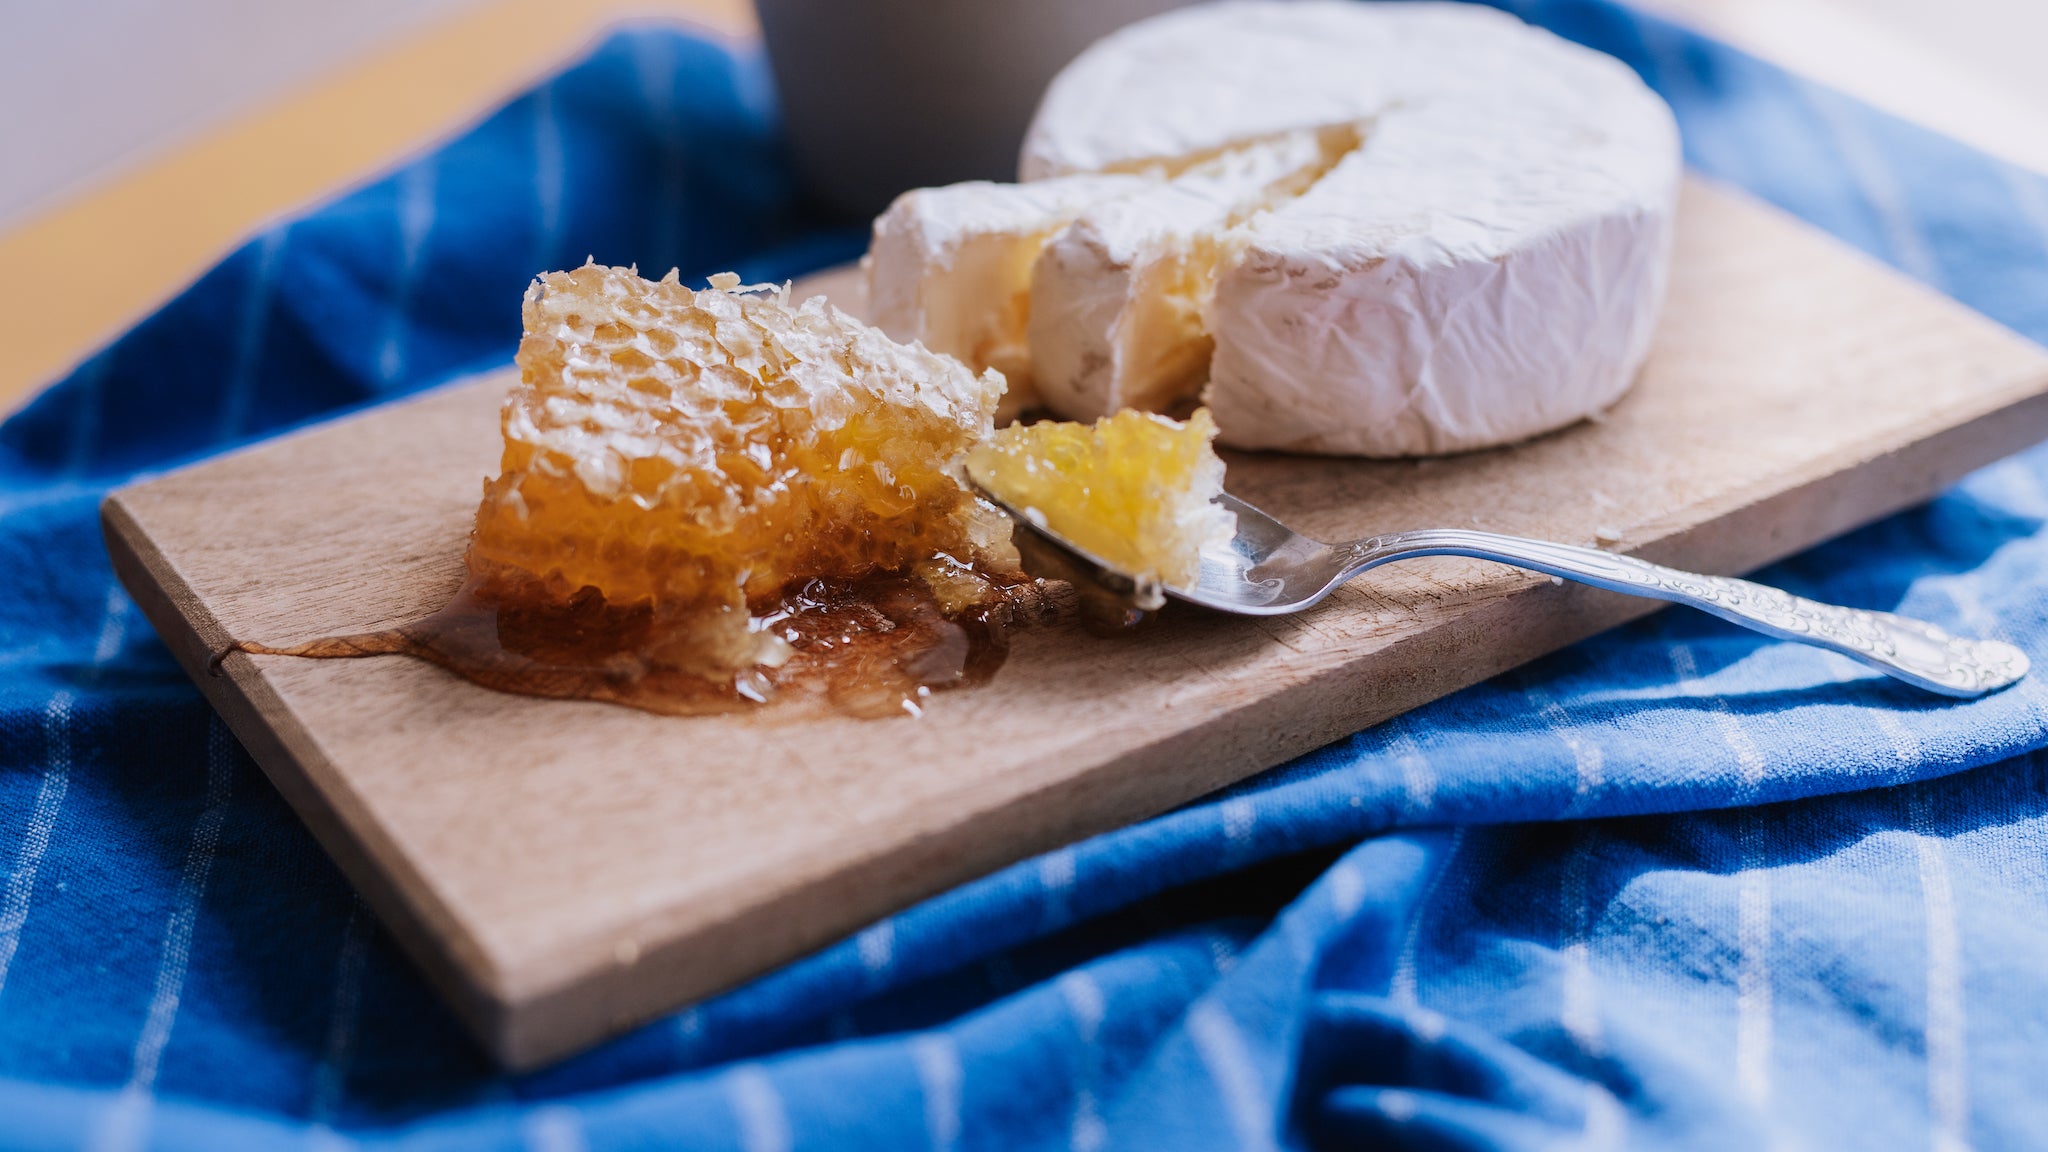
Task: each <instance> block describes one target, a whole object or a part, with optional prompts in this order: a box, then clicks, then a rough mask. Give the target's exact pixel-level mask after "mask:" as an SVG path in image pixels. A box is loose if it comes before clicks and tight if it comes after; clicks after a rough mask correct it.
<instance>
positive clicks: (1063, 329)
mask: <svg viewBox="0 0 2048 1152" xmlns="http://www.w3.org/2000/svg"><path fill="white" fill-rule="evenodd" d="M1358 140H1359V135H1358V131H1357V129H1356V127H1355V126H1352V125H1339V126H1335V127H1333V128H1331V129H1327V130H1324V131H1320V132H1313V131H1311V132H1292V133H1287V134H1285V135H1283V136H1281V137H1279V138H1277V139H1274V140H1270V141H1263V142H1260V143H1259V144H1256V145H1253V146H1249V147H1245V148H1239V149H1235V150H1232V151H1228V152H1225V153H1223V154H1221V155H1219V156H1216V157H1213V158H1211V159H1208V160H1206V161H1203V162H1200V163H1197V164H1195V165H1193V166H1192V167H1190V168H1188V170H1187V171H1185V172H1182V173H1181V174H1179V175H1178V176H1175V177H1173V178H1171V179H1162V180H1161V182H1159V183H1157V184H1155V185H1153V186H1151V187H1150V188H1148V189H1147V190H1145V191H1142V192H1137V193H1133V194H1131V195H1128V196H1123V197H1120V198H1117V199H1115V200H1112V201H1109V202H1106V203H1103V204H1099V205H1097V206H1095V207H1093V208H1091V209H1089V210H1088V211H1086V212H1083V213H1082V214H1081V215H1080V216H1079V217H1078V218H1076V219H1075V220H1074V222H1073V223H1072V224H1070V225H1068V226H1067V227H1066V228H1065V229H1064V230H1062V231H1061V232H1060V233H1059V234H1058V235H1057V236H1055V237H1054V238H1053V239H1052V241H1051V242H1050V243H1048V244H1047V245H1046V247H1045V250H1044V251H1043V252H1041V253H1040V254H1039V257H1038V262H1037V264H1036V266H1035V267H1034V269H1033V271H1032V274H1031V311H1030V325H1029V332H1030V345H1031V362H1032V372H1033V377H1034V379H1035V381H1036V384H1037V388H1038V393H1039V396H1040V397H1041V398H1042V399H1043V400H1044V401H1045V404H1046V406H1047V407H1049V408H1051V409H1052V410H1053V411H1055V412H1057V413H1059V414H1060V415H1062V416H1064V417H1066V418H1068V419H1070V420H1093V419H1097V418H1099V417H1102V416H1106V415H1108V414H1110V413H1112V412H1115V411H1117V410H1118V409H1120V408H1141V409H1145V410H1147V411H1155V412H1156V411H1163V410H1166V409H1168V408H1171V407H1173V406H1174V405H1175V404H1176V403H1178V402H1180V401H1183V400H1192V399H1193V397H1194V395H1195V394H1196V393H1197V392H1199V391H1200V390H1201V387H1202V385H1203V383H1204V382H1205V381H1207V379H1208V376H1209V357H1210V352H1211V350H1212V346H1211V341H1210V339H1209V336H1208V332H1207V329H1206V324H1205V321H1204V318H1203V315H1202V313H1203V309H1204V308H1205V306H1206V305H1207V302H1208V298H1209V296H1210V294H1211V290H1212V288H1213V284H1214V278H1215V272H1216V268H1217V263H1218V260H1219V258H1220V256H1221V255H1222V243H1223V238H1224V236H1225V235H1226V234H1227V233H1228V232H1229V230H1230V229H1231V228H1232V227H1234V226H1235V225H1237V224H1238V223H1239V222H1241V221H1243V220H1245V219H1247V218H1249V217H1250V216H1252V215H1253V214H1255V213H1257V212H1260V211H1263V210H1265V209H1268V208H1271V207H1273V206H1274V205H1275V204H1278V203H1281V202H1283V201H1285V200H1286V199H1288V198H1290V197H1293V196H1297V195H1299V194H1300V193H1301V192H1302V191H1303V190H1304V189H1306V188H1308V187H1309V186H1310V185H1312V184H1313V183H1314V182H1315V181H1316V179H1317V178H1318V177H1320V176H1321V175H1322V174H1323V173H1324V172H1326V171H1328V170H1329V169H1330V167H1331V166H1332V165H1333V164H1334V163H1336V161H1337V159H1338V158H1339V157H1341V156H1343V155H1344V154H1346V153H1348V152H1349V151H1351V150H1352V149H1353V148H1355V147H1357V144H1358ZM1067 179H1070V180H1071V179H1075V177H1068V178H1067ZM1059 182H1060V181H1052V182H1051V183H1059Z"/></svg>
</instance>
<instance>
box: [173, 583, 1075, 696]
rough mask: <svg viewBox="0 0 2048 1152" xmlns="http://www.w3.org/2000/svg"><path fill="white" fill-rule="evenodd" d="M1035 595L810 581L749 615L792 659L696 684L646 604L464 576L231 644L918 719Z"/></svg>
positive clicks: (514, 687) (974, 667)
mask: <svg viewBox="0 0 2048 1152" xmlns="http://www.w3.org/2000/svg"><path fill="white" fill-rule="evenodd" d="M1039 598H1040V596H1039V594H1038V593H1037V592H1036V591H1035V590H1034V589H1033V588H1032V587H1031V585H1030V584H1028V583H1022V584H1018V585H1014V586H1011V587H1007V588H1004V589H1002V590H1001V591H1000V592H999V593H998V594H997V595H996V596H995V597H994V598H993V599H992V600H991V601H990V602H989V603H988V604H985V605H983V606H981V607H978V608H974V609H970V610H968V611H967V612H965V613H961V614H958V615H953V616H948V615H947V614H946V613H945V612H944V611H943V610H942V609H941V608H940V606H939V604H938V602H937V600H936V599H935V598H934V597H933V595H932V593H931V591H930V589H929V588H928V587H927V586H926V585H925V583H924V582H923V581H922V580H918V579H916V578H915V577H907V576H877V577H870V578H868V579H865V580H861V581H858V582H852V583H829V582H826V581H822V580H813V581H811V582H809V583H807V584H805V585H803V586H802V587H801V588H799V589H798V590H797V591H795V592H793V593H791V594H789V595H788V596H787V597H785V598H784V600H783V601H782V603H781V604H779V605H778V606H776V608H775V609H774V610H772V611H771V612H769V613H767V614H766V615H765V616H764V617H763V618H762V626H765V627H769V628H773V629H774V630H775V631H776V632H777V633H779V634H780V635H781V636H782V637H783V638H784V639H785V640H787V641H788V642H789V644H790V647H791V648H792V649H793V650H794V654H793V655H792V656H791V657H790V659H789V660H788V661H787V662H786V663H784V664H783V665H782V666H780V667H778V668H769V667H760V668H753V669H749V670H747V671H745V672H742V673H740V674H739V675H738V676H736V677H720V678H719V679H717V680H713V679H709V678H707V677H705V676H704V675H701V674H699V673H697V672H694V671H691V670H690V669H688V668H687V667H685V666H682V665H680V664H678V663H676V662H674V661H673V659H672V657H671V655H670V654H673V653H677V652H683V653H687V651H688V645H687V639H688V637H687V631H686V630H679V628H678V624H677V622H676V621H673V620H664V619H660V618H658V617H657V615H656V613H655V612H654V611H653V609H652V608H650V607H647V606H644V605H643V606H639V607H633V608H623V609H621V608H614V607H612V606H611V605H608V604H606V603H605V602H604V598H603V597H602V596H601V595H599V594H598V593H597V592H596V590H595V589H589V588H586V589H584V592H583V594H582V595H580V596H577V597H575V598H573V599H571V600H570V601H569V602H568V603H566V604H563V603H534V602H517V601H506V602H496V601H494V600H493V599H491V598H490V597H489V596H488V595H487V594H486V593H484V592H483V591H481V590H480V588H479V586H478V584H477V582H475V581H471V582H470V583H468V584H465V585H464V586H463V587H462V589H461V591H459V592H457V593H456V595H455V598H454V599H453V600H451V601H450V602H449V603H448V605H447V606H446V607H444V608H442V609H441V610H440V611H438V612H435V613H433V614H431V615H429V616H426V617H423V618H421V619H419V620H416V621H413V622H411V623H409V624H402V625H400V626H398V627H396V628H392V629H389V630H386V631H382V632H362V633H357V634H355V635H348V636H331V637H327V638H324V639H319V640H313V641H309V642H307V643H304V644H294V645H289V646H285V647H272V646H269V645H265V644H257V643H252V642H248V641H240V642H237V643H235V644H232V645H230V646H229V647H228V648H227V649H226V650H224V651H223V652H221V654H220V655H219V656H217V657H215V658H214V662H213V663H214V666H215V670H216V671H217V670H218V667H219V664H220V661H221V660H224V659H226V658H227V656H228V655H229V654H231V653H234V652H247V653H251V654H255V655H264V656H304V657H311V658H315V659H344V658H351V657H361V656H385V655H405V656H414V657H417V658H419V659H422V660H426V661H430V662H432V663H434V664H438V665H440V666H441V667H443V668H446V669H448V670H449V671H451V672H454V673H456V674H457V675H459V676H462V677H464V678H466V679H469V680H472V681H474V682H476V683H478V684H481V685H483V686H484V687H486V688H493V689H496V690H498V691H500V692H511V693H517V694H519V695H524V696H546V697H554V698H559V699H577V700H603V701H608V702H611V703H614V704H624V705H628V706H630V707H633V708H640V709H643V710H645V711H648V712H657V713H661V714H663V715H669V716H694V715H704V714H708V713H717V712H736V711H741V710H745V709H751V708H758V707H760V706H761V705H763V704H768V703H771V702H772V703H773V704H774V705H776V706H777V708H778V709H780V708H783V707H788V706H796V707H806V706H808V707H812V708H825V709H829V710H831V711H835V712H839V713H842V714H846V715H851V716H858V717H866V718H881V717H886V716H902V715H905V714H908V715H912V716H915V715H919V714H920V713H922V711H923V709H924V701H925V699H926V698H927V697H928V696H930V695H931V694H932V693H933V692H939V691H945V690H947V689H952V688H960V687H968V686H972V685H978V684H984V683H987V682H988V680H989V678H990V677H992V676H994V675H995V673H996V670H997V669H998V668H1000V667H1002V664H1003V661H1004V659H1005V658H1006V657H1007V656H1008V654H1009V628H1010V627H1011V626H1012V623H1013V621H1014V620H1015V619H1016V618H1017V617H1018V615H1019V610H1020V609H1024V608H1028V607H1030V606H1031V603H1032V602H1033V601H1034V600H1037V599H1039Z"/></svg>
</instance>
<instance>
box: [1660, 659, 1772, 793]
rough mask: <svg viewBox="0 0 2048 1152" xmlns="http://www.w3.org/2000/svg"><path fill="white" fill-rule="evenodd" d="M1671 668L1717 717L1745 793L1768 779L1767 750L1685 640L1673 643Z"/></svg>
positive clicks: (1683, 689)
mask: <svg viewBox="0 0 2048 1152" xmlns="http://www.w3.org/2000/svg"><path fill="white" fill-rule="evenodd" d="M1670 656H1671V670H1672V671H1673V672H1675V673H1677V674H1678V689H1679V691H1681V692H1683V693H1685V695H1687V696H1689V697H1691V698H1692V699H1694V700H1701V701H1704V702H1705V703H1706V704H1707V713H1708V715H1709V716H1711V717H1712V718H1713V721H1714V726H1715V727H1716V728H1717V729H1719V730H1720V733H1721V742H1722V743H1723V744H1726V745H1727V746H1728V750H1729V751H1730V752H1733V753H1735V766H1736V771H1737V772H1738V773H1739V779H1740V780H1741V782H1742V790H1743V793H1744V794H1745V795H1747V794H1748V793H1750V792H1754V791H1755V790H1756V787H1757V785H1759V784H1761V783H1763V779H1764V757H1763V753H1761V752H1759V751H1757V747H1756V741H1754V740H1751V739H1750V738H1749V733H1748V732H1747V731H1745V730H1744V729H1743V727H1742V722H1741V721H1740V720H1737V719H1736V718H1735V713H1733V712H1731V711H1729V709H1728V702H1727V701H1726V700H1723V699H1721V697H1720V696H1719V695H1717V694H1716V693H1715V692H1713V691H1712V690H1711V689H1709V688H1708V687H1707V685H1706V682H1705V681H1704V680H1702V679H1701V678H1700V672H1699V664H1698V662H1697V661H1695V660H1694V659H1693V655H1692V648H1691V647H1690V646H1689V645H1685V644H1673V645H1672V646H1671V652H1670Z"/></svg>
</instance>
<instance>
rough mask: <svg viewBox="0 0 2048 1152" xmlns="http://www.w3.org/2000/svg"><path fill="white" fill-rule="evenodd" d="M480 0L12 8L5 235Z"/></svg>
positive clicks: (20, 2)
mask: <svg viewBox="0 0 2048 1152" xmlns="http://www.w3.org/2000/svg"><path fill="white" fill-rule="evenodd" d="M478 2H479V0H0V230H4V229H6V228H7V227H9V226H11V225H13V224H17V223H20V222H21V221H22V220H24V219H26V218H27V217H28V216H30V215H33V214H34V213H35V212H36V211H37V210H38V209H40V208H44V207H47V206H49V205H50V204H52V203H54V202H56V201H59V200H61V199H62V198H63V197H64V196H66V195H68V194H70V193H72V192H74V191H76V190H78V189H81V188H85V187H89V186H91V185H92V184H95V183H97V182H99V181H102V180H104V179H106V178H107V177H109V176H112V175H114V174H115V173H117V172H119V171H120V170H121V169H122V168H124V167H126V166H127V165H130V164H133V163H134V162H136V161H137V160H141V159H144V158H147V157H148V156H150V155H152V154H154V153H157V152H160V151H162V150H165V149H168V148H174V147H176V146H177V145H178V144H179V143H181V142H183V141H185V140H188V139H190V138H192V137H193V136H194V135H195V134H199V133H203V132H204V131H205V130H206V129H208V128H211V127H214V126H216V125H219V124H221V123H223V122H225V121H227V120H230V119H232V118H233V117H234V115H235V114H236V113H237V112H238V111H241V110H243V109H246V108H249V107H252V106H257V105H260V104H261V103H262V102H263V101H265V100H267V99H271V98H273V97H276V96H278V95H280V94H282V93H285V92H289V91H292V90H293V89H294V88H296V87H298V86H300V85H302V84H304V83H305V82H306V81H307V80H308V79H309V78H311V77H314V76H317V75H319V74H320V73H322V72H324V71H326V70H328V69H332V68H334V67H336V66H337V65H340V64H343V63H345V62H347V61H349V60H352V59H355V58H358V57H360V56H362V55H363V54H365V53H366V52H370V51H373V50H374V49H376V48H377V47H378V46H380V45H382V44H384V43H386V42H388V41H389V40H391V39H392V38H393V37H394V36H402V35H404V34H405V33H406V32H407V31H409V30H411V29H413V28H415V27H417V26H419V25H421V24H423V23H425V22H427V21H430V20H434V19H437V18H439V17H442V16H444V15H446V14H448V13H450V12H453V11H455V10H456V9H459V8H464V7H468V6H471V5H473V4H476V3H478Z"/></svg>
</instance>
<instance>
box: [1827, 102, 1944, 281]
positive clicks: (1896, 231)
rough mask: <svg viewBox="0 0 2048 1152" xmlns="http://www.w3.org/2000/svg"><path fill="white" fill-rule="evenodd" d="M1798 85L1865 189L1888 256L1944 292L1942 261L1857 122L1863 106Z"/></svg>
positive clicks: (1851, 174) (1880, 153) (1853, 176)
mask: <svg viewBox="0 0 2048 1152" xmlns="http://www.w3.org/2000/svg"><path fill="white" fill-rule="evenodd" d="M1796 87H1797V89H1798V91H1799V92H1800V93H1802V94H1803V95H1804V96H1805V98H1806V102H1807V106H1808V107H1810V108H1812V109H1813V111H1814V114H1815V115H1817V116H1819V117H1820V121H1821V123H1822V124H1823V125H1825V126H1826V127H1827V130H1828V135H1829V136H1831V137H1833V139H1834V142H1835V147H1836V148H1837V149H1839V150H1840V152H1841V153H1842V162H1843V163H1844V164H1845V165H1847V166H1848V169H1849V178H1850V179H1851V180H1853V181H1855V183H1856V187H1857V189H1858V190H1859V191H1861V192H1862V193H1863V199H1864V201H1865V202H1866V203H1868V204H1869V205H1870V210H1871V211H1872V212H1874V213H1876V214H1877V224H1878V227H1879V228H1880V229H1882V230H1883V231H1884V242H1885V247H1887V248H1889V249H1890V250H1891V255H1892V259H1893V260H1894V261H1895V262H1897V264H1898V266H1899V267H1900V268H1901V269H1902V270H1904V271H1905V272H1906V274H1907V275H1909V276H1912V277H1913V278H1914V279H1916V280H1919V281H1920V282H1921V283H1923V284H1926V285H1928V286H1929V287H1931V288H1935V289H1937V290H1945V288H1946V285H1945V281H1946V279H1947V277H1945V276H1943V275H1942V271H1941V263H1940V261H1938V260H1936V259H1935V257H1934V249H1933V248H1931V247H1929V246H1928V243H1927V238H1926V237H1925V236H1923V235H1922V234H1921V231H1920V226H1919V224H1918V223H1917V222H1915V221H1914V219H1913V214H1912V211H1911V210H1910V209H1908V208H1907V207H1906V196H1905V192H1904V190H1902V189H1901V188H1900V187H1899V181H1898V178H1897V177H1896V176H1895V175H1893V173H1892V170H1891V166H1890V165H1889V164H1887V163H1886V162H1885V158H1884V151H1883V149H1881V148H1879V147H1878V146H1877V145H1876V144H1875V143H1874V142H1873V141H1872V140H1871V139H1870V134H1869V133H1868V132H1866V131H1865V130H1864V127H1863V125H1862V124H1861V123H1860V122H1858V120H1857V117H1858V116H1861V115H1864V114H1866V112H1865V109H1864V108H1863V107H1862V106H1861V105H1859V104H1856V103H1854V102H1852V101H1851V100H1850V99H1849V98H1848V97H1846V96H1843V95H1840V94H1839V93H1836V92H1834V91H1832V90H1829V89H1827V88H1823V87H1821V86H1820V85H1818V84H1800V85H1797V86H1796Z"/></svg>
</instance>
